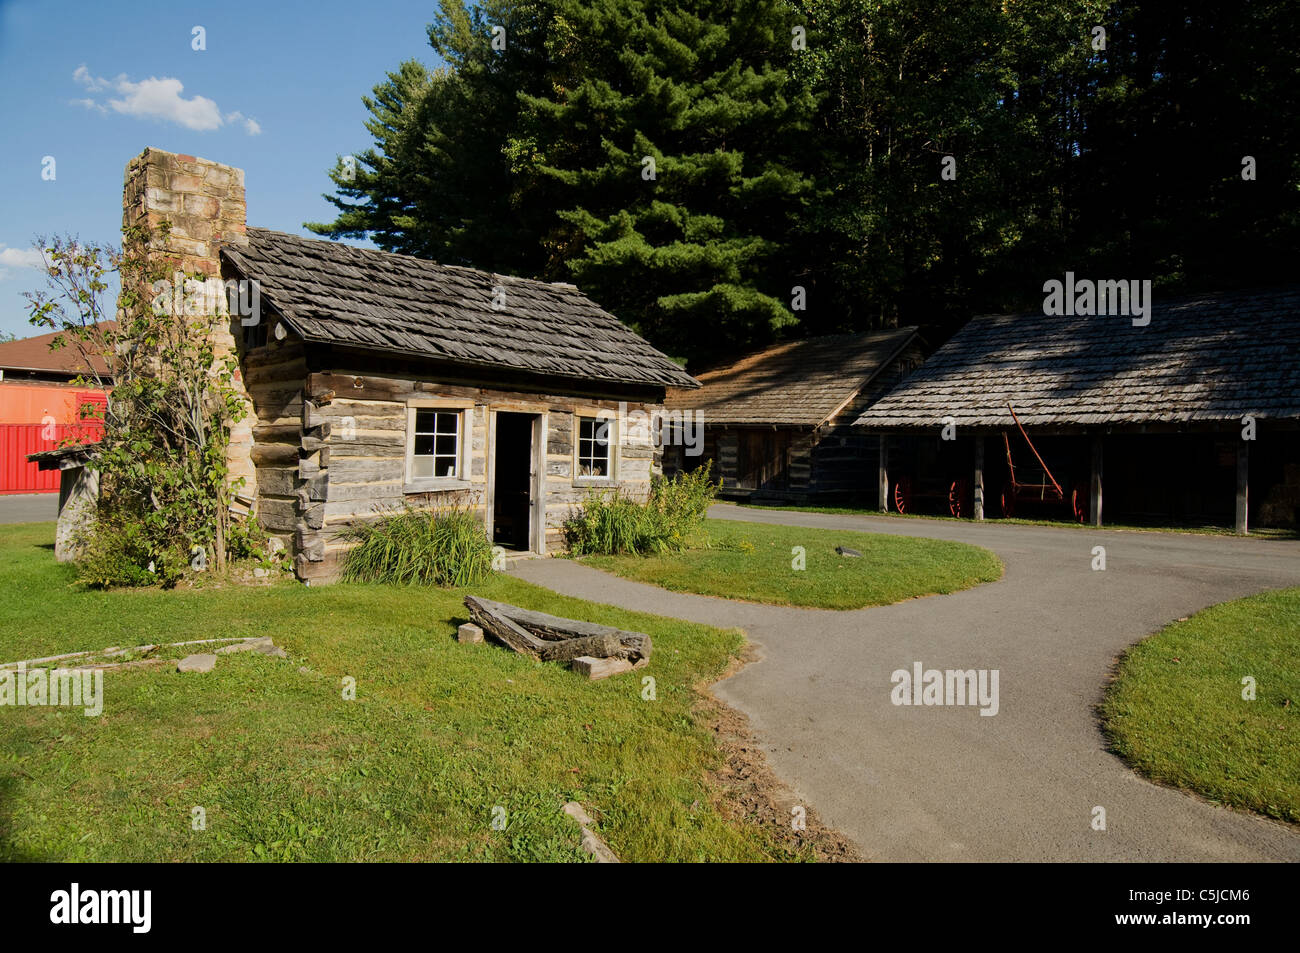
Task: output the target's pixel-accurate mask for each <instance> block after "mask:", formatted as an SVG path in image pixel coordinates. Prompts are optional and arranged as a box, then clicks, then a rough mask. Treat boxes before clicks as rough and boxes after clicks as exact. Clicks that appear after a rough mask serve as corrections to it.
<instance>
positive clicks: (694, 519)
mask: <svg viewBox="0 0 1300 953" xmlns="http://www.w3.org/2000/svg"><path fill="white" fill-rule="evenodd" d="M712 468H713V464H712V462H710V463H708V464H706V465H705V466H703V467H701V468H700V469H698V470H694V471H692V472H690V473H679V474H678V475H677V476H676V477H674V478H673V479H671V480H667V479H664V478H663V477H661V476H656V477H655V478H654V479H653V480H652V481H651V483H650V495H649V498H648V499H647V500H646V501H645V502H644V503H642V502H639V501H637V500H633V499H629V498H628V497H626V496H623V495H621V494H619V493H617V492H615V493H610V492H601V491H595V492H592V493H591V494H589V495H588V497H587V499H586V500H584V501H583V502H582V505H581V506H580V507H579V508H578V511H577V512H576V513H575V514H574V515H573V516H572V517H570V518H569V519H568V520H567V521H566V522H565V524H564V536H565V540H566V542H567V543H568V545H569V551H570V552H571V553H573V555H575V556H594V555H602V556H613V555H622V554H631V553H642V554H644V553H663V552H680V551H681V550H683V549H685V548H686V543H687V539H688V538H689V537H690V535H691V534H692V533H694V532H695V531H696V530H697V529H699V527H700V524H701V523H702V522H703V521H704V516H705V514H706V513H707V512H708V509H709V504H710V503H712V502H713V497H714V495H715V494H716V493H717V492H718V487H717V485H716V484H715V483H713V481H712V479H711V478H710V474H711V471H712Z"/></svg>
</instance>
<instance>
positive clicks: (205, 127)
mask: <svg viewBox="0 0 1300 953" xmlns="http://www.w3.org/2000/svg"><path fill="white" fill-rule="evenodd" d="M72 79H73V80H74V81H75V82H76V83H78V84H80V85H81V86H83V87H85V89H86V91H87V92H89V93H105V92H109V91H111V92H113V93H116V94H117V96H116V97H110V98H108V99H107V100H106V101H104V102H100V101H99V100H98V99H93V98H83V99H74V100H72V103H73V104H74V105H78V106H84V107H85V108H86V109H94V110H97V111H98V112H101V113H107V112H109V111H110V110H112V111H113V112H116V113H120V114H122V115H124V116H134V117H135V118H136V119H159V120H162V121H163V122H174V123H177V124H178V125H181V126H184V127H185V128H186V129H193V130H195V131H196V132H209V131H211V130H213V129H220V128H221V127H222V126H223V125H226V124H233V123H237V122H242V123H243V124H244V131H245V132H247V133H248V135H250V136H256V135H257V134H258V133H260V132H261V131H262V127H261V126H260V125H258V123H257V120H255V119H249V118H246V117H245V116H244V114H243V113H241V112H239V111H235V112H232V113H226V114H225V115H224V116H223V115H222V113H221V110H220V109H218V108H217V104H216V103H215V102H214V101H213V100H211V99H208V98H207V97H206V96H191V97H190V98H189V99H186V98H185V97H184V96H183V95H182V93H183V92H184V91H185V85H184V84H183V83H182V82H181V81H180V80H179V79H175V78H174V77H170V76H164V77H162V78H161V79H160V78H158V77H157V76H150V77H149V78H148V79H142V80H140V81H139V82H132V81H131V80H130V79H129V78H127V75H126V74H125V73H119V74H118V75H117V77H115V78H114V79H111V80H110V79H104V78H103V77H99V76H94V75H92V74H91V72H90V70H88V69H86V67H85V65H84V64H83V65H81V66H78V67H77V68H76V69H75V70H74V71H73V73H72Z"/></svg>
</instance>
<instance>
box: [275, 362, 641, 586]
mask: <svg viewBox="0 0 1300 953" xmlns="http://www.w3.org/2000/svg"><path fill="white" fill-rule="evenodd" d="M271 366H274V367H276V368H277V369H278V371H279V372H281V373H283V374H284V375H285V376H283V377H277V379H276V380H275V382H274V384H272V382H271V381H270V380H269V379H268V381H267V382H266V383H265V384H264V385H261V386H264V387H265V389H266V404H265V407H266V409H267V412H268V413H271V412H274V413H275V414H277V415H278V416H276V417H274V418H271V419H273V420H275V421H277V423H275V424H272V423H271V420H268V421H267V427H266V430H265V439H266V440H267V441H268V443H267V450H266V452H265V453H263V454H262V458H263V459H264V460H265V465H266V466H267V467H268V468H269V471H268V472H270V473H272V474H274V475H273V476H272V478H271V479H270V480H269V481H268V483H267V486H268V487H269V488H274V489H276V490H278V491H287V494H286V493H284V492H277V493H275V494H272V493H270V492H269V490H268V493H267V494H266V495H264V496H263V497H261V500H262V501H263V505H264V507H265V508H264V509H263V513H264V523H265V525H267V528H268V529H269V530H271V531H272V532H276V533H279V534H284V533H286V532H291V533H292V534H293V536H294V547H293V550H294V552H295V554H296V558H297V568H298V575H299V577H300V578H302V579H306V580H311V581H320V582H324V581H330V580H332V579H335V578H337V576H338V573H339V570H340V565H341V564H340V558H341V556H342V555H343V553H344V552H346V549H347V544H346V543H345V542H344V541H343V540H342V539H341V538H340V534H341V533H342V532H343V531H344V530H345V529H346V528H347V527H348V526H349V525H350V524H352V523H354V522H355V521H357V520H361V519H370V518H374V517H375V516H376V515H378V514H380V513H382V512H383V511H384V510H385V509H391V508H395V507H401V506H402V505H403V504H405V503H411V504H415V505H421V506H439V505H451V504H456V505H461V506H468V507H471V508H474V509H477V510H478V511H479V512H480V513H482V514H483V515H484V516H485V517H486V504H487V501H488V497H489V493H488V474H489V473H490V470H491V468H490V466H489V453H491V452H493V450H494V448H493V447H491V446H490V439H489V433H490V422H491V414H492V413H493V412H494V411H497V412H515V413H527V414H544V415H545V419H546V434H545V442H546V446H545V447H544V449H543V452H542V454H541V462H542V465H543V467H544V478H543V487H544V496H545V504H544V512H545V523H546V531H545V540H546V550H547V551H548V552H551V551H555V550H558V549H562V548H563V546H564V538H563V531H562V527H563V524H564V521H565V520H566V519H567V518H568V517H569V516H570V515H571V513H572V511H573V509H574V507H575V506H576V505H578V504H579V503H580V502H581V501H582V500H583V499H584V498H585V497H586V496H587V494H588V493H589V492H591V491H592V490H593V489H597V490H608V489H616V490H617V491H618V492H620V493H623V494H625V495H628V496H631V497H634V498H637V499H644V498H645V497H646V496H647V494H648V493H649V490H650V480H651V476H652V474H653V473H654V472H655V470H656V467H657V462H656V451H655V449H654V447H653V443H652V442H651V441H650V440H649V426H648V422H649V420H650V415H651V414H652V413H653V412H654V411H656V410H657V409H658V405H657V404H650V403H628V404H627V405H626V407H625V409H626V411H627V412H628V417H629V418H631V419H632V420H633V421H634V422H636V421H637V420H638V418H637V416H636V415H637V413H638V412H639V413H640V414H643V415H644V417H643V418H640V419H643V420H644V421H645V423H646V426H645V427H632V426H628V425H625V423H623V422H620V425H618V426H616V428H615V436H616V442H617V446H616V448H615V450H614V477H615V479H614V480H612V481H589V480H582V479H575V476H574V426H575V425H574V417H575V415H583V416H588V415H590V416H596V415H598V413H599V412H601V411H605V412H609V413H612V414H614V415H617V414H618V413H619V411H620V405H619V402H618V401H613V400H594V399H590V398H585V397H566V396H558V395H539V394H533V393H522V392H513V391H505V390H496V389H492V388H487V387H473V386H466V385H452V384H443V383H437V382H430V381H417V380H412V379H410V378H402V377H389V376H381V375H376V374H373V373H371V374H367V375H364V376H354V375H351V374H340V373H310V374H306V373H304V375H303V377H302V378H299V379H298V381H297V388H296V393H292V394H291V393H290V392H289V391H290V388H291V380H290V378H289V376H288V373H289V372H290V371H294V370H304V371H305V366H304V365H300V364H297V363H291V362H287V361H285V362H280V363H278V364H275V365H271V364H269V363H268V367H271ZM269 373H270V372H269V371H268V374H269ZM304 393H305V394H306V395H307V399H306V400H305V401H304V399H303V394H304ZM417 399H419V400H428V399H438V400H449V401H463V402H466V403H467V404H469V403H472V407H470V408H467V419H468V422H469V424H468V427H467V431H466V436H467V437H468V439H469V441H470V442H469V455H468V456H469V459H468V463H469V470H468V474H467V479H466V480H464V481H463V483H464V484H465V485H464V486H457V487H456V488H450V489H440V490H437V491H432V492H411V493H408V492H407V489H408V485H407V483H406V445H407V433H406V427H407V407H408V404H409V402H410V401H412V400H417ZM295 413H299V414H300V415H301V417H300V418H294V417H293V414H295ZM309 425H310V426H309ZM295 467H296V471H297V472H296V475H295V473H294V469H295ZM259 473H260V471H259ZM295 476H296V479H295ZM268 517H269V518H268Z"/></svg>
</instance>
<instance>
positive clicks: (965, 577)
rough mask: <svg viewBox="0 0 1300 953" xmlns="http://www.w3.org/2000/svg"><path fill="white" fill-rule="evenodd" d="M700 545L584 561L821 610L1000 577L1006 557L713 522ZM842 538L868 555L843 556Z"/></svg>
mask: <svg viewBox="0 0 1300 953" xmlns="http://www.w3.org/2000/svg"><path fill="white" fill-rule="evenodd" d="M692 544H693V545H692V546H691V548H688V549H687V550H686V551H685V552H682V553H671V554H666V555H662V556H587V557H584V558H583V560H582V561H583V562H584V563H586V564H587V565H589V566H594V567H595V568H597V569H604V570H607V571H609V572H613V573H617V574H618V575H620V576H625V577H627V578H628V579H635V580H636V581H637V582H646V583H650V584H651V585H655V586H660V587H661V588H664V589H672V590H676V591H678V592H698V593H702V594H703V595H707V596H723V597H726V598H730V599H743V600H747V601H750V602H767V603H774V604H777V605H791V606H810V607H815V608H822V609H860V608H862V607H863V606H880V605H888V604H889V603H891V602H899V601H901V600H903V599H911V598H913V597H915V596H927V595H932V594H934V593H942V592H956V591H957V590H959V589H969V588H970V587H971V586H974V585H976V584H978V583H981V582H992V581H993V580H996V579H999V578H1001V576H1002V562H1001V560H999V559H998V558H997V557H996V556H994V555H993V554H992V553H991V552H989V551H988V550H986V549H981V548H980V547H978V546H968V545H966V544H965V543H953V542H948V541H946V540H935V539H915V538H913V537H909V536H882V535H877V534H873V533H846V532H841V531H839V530H827V529H807V528H805V527H800V526H772V525H769V524H766V523H738V522H734V521H732V520H705V522H704V528H703V530H702V531H701V534H700V537H699V538H697V539H694V540H692ZM796 546H802V547H803V548H804V553H805V568H804V569H795V568H794V565H793V563H794V556H793V555H792V550H793V548H794V547H796ZM836 546H844V547H847V548H849V549H856V550H857V551H858V552H860V553H862V556H861V558H853V557H845V556H841V555H840V554H839V553H837V552H836V551H835V547H836Z"/></svg>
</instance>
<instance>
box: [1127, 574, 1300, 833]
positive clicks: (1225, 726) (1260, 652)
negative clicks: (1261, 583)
mask: <svg viewBox="0 0 1300 953" xmlns="http://www.w3.org/2000/svg"><path fill="white" fill-rule="evenodd" d="M1297 659H1300V588H1296V589H1281V590H1275V591H1272V592H1266V593H1262V594H1260V595H1258V596H1252V597H1250V598H1248V599H1240V600H1238V601H1235V602H1225V603H1223V604H1222V605H1217V606H1212V607H1210V608H1209V609H1206V610H1205V611H1203V612H1198V613H1197V614H1196V615H1194V616H1192V617H1191V618H1189V619H1187V620H1186V621H1183V622H1175V623H1174V624H1172V625H1170V626H1168V627H1166V628H1165V629H1163V630H1162V631H1160V632H1158V633H1156V634H1155V635H1153V636H1151V637H1150V638H1148V639H1146V640H1145V641H1143V642H1141V643H1139V644H1138V645H1136V646H1134V647H1133V648H1132V649H1130V650H1129V651H1128V652H1127V653H1126V655H1125V656H1124V658H1123V659H1122V660H1121V662H1120V666H1119V672H1118V677H1117V678H1116V680H1115V681H1114V682H1113V683H1112V684H1111V686H1110V688H1109V690H1108V691H1107V695H1106V700H1105V702H1104V703H1103V705H1102V708H1101V714H1102V717H1103V718H1104V721H1105V728H1106V733H1107V735H1108V737H1109V738H1110V740H1111V745H1112V748H1113V750H1114V751H1116V752H1117V753H1118V754H1119V755H1120V756H1122V757H1123V758H1125V759H1126V760H1127V761H1128V762H1129V763H1130V764H1131V765H1133V767H1135V768H1136V769H1137V770H1138V771H1140V772H1142V773H1143V774H1145V775H1146V776H1147V777H1150V778H1151V779H1153V780H1155V781H1161V782H1163V783H1165V784H1171V785H1174V786H1176V787H1180V788H1185V789H1187V790H1189V791H1195V792H1197V793H1198V794H1202V795H1204V796H1205V797H1207V798H1210V799H1211V800H1214V801H1219V802H1221V803H1224V804H1230V805H1233V806H1235V807H1244V808H1249V809H1250V810H1253V811H1258V812H1259V813H1261V814H1267V815H1269V816H1270V817H1276V818H1280V819H1282V820H1285V821H1291V822H1293V823H1300V663H1298V662H1297ZM1248 675H1249V676H1252V677H1253V678H1254V679H1255V685H1256V689H1255V691H1256V697H1255V700H1254V701H1246V700H1244V699H1243V698H1242V691H1243V688H1244V686H1243V685H1242V679H1243V678H1244V677H1245V676H1248Z"/></svg>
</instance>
